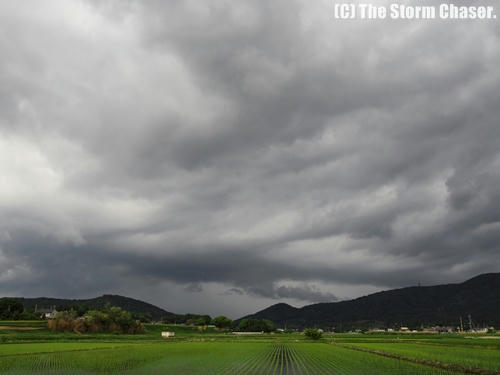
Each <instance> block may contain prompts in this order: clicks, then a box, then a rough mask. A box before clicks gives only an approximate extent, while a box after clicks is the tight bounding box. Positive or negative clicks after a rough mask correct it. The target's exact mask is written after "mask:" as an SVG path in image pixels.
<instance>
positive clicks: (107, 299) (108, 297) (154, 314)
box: [16, 294, 175, 320]
mask: <svg viewBox="0 0 500 375" xmlns="http://www.w3.org/2000/svg"><path fill="white" fill-rule="evenodd" d="M16 299H17V300H18V301H19V302H21V303H22V304H23V305H24V307H25V308H34V307H35V305H37V306H38V308H50V307H52V306H65V307H66V306H67V307H69V306H74V305H87V306H89V307H91V308H97V309H100V308H102V307H104V306H105V305H106V304H107V303H109V304H110V305H112V306H118V307H121V308H122V309H124V310H127V311H130V312H131V313H135V314H143V315H146V314H149V315H151V318H152V319H153V320H160V319H163V318H167V317H172V316H175V314H173V313H171V312H168V311H165V310H163V309H161V308H159V307H157V306H155V305H152V304H150V303H147V302H144V301H140V300H137V299H133V298H129V297H123V296H118V295H112V294H105V295H103V296H101V297H96V298H91V299H59V298H46V297H40V298H17V297H16Z"/></svg>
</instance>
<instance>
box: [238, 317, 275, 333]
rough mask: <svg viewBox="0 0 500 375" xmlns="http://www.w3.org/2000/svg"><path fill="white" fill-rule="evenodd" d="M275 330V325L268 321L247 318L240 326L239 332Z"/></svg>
mask: <svg viewBox="0 0 500 375" xmlns="http://www.w3.org/2000/svg"><path fill="white" fill-rule="evenodd" d="M275 330H276V327H275V325H274V323H273V322H271V321H270V320H267V319H255V318H247V319H243V320H242V321H241V322H240V324H239V325H238V331H241V332H272V331H275Z"/></svg>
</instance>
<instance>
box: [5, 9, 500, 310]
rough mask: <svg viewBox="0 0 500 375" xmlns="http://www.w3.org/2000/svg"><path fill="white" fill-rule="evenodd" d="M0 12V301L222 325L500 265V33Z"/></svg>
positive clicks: (145, 14) (113, 12)
mask: <svg viewBox="0 0 500 375" xmlns="http://www.w3.org/2000/svg"><path fill="white" fill-rule="evenodd" d="M332 6H333V5H332V4H331V3H330V2H326V1H325V2H321V1H320V2H315V3H314V4H312V3H311V2H305V1H298V0H297V1H281V0H278V1H272V2H269V1H243V0H241V1H231V2H226V1H215V0H214V1H204V2H194V1H174V2H168V3H167V2H160V1H148V2H146V1H144V2H141V1H132V0H131V1H123V2H115V1H98V2H97V1H84V0H72V1H59V0H50V1H47V2H45V3H44V7H39V6H36V5H35V3H34V2H30V1H28V2H23V3H22V4H17V3H16V4H14V3H13V2H2V3H0V25H2V26H0V30H1V31H2V33H1V34H0V35H3V37H0V49H1V51H2V58H1V59H0V175H1V180H0V219H1V220H0V294H2V295H19V296H39V295H45V296H57V297H91V296H95V295H97V294H99V293H123V294H127V295H130V296H133V297H136V298H141V299H144V300H148V301H150V302H153V303H156V304H158V305H160V306H162V307H165V308H167V309H168V310H171V311H176V312H185V311H188V310H189V311H194V312H208V313H213V314H215V313H224V314H228V315H231V316H233V317H237V316H238V315H240V314H244V313H250V312H252V311H254V310H257V309H260V308H263V307H266V306H267V305H268V304H270V303H275V302H276V301H278V300H282V301H286V302H289V303H292V304H296V305H302V304H306V303H313V302H327V301H334V300H337V299H342V298H349V297H356V296H359V295H362V294H366V293H369V292H372V291H375V290H381V289H387V288H395V287H402V286H408V285H416V284H417V283H419V282H420V283H422V284H433V283H445V282H459V281H463V280H465V279H467V278H468V277H471V276H474V275H476V274H479V273H482V272H496V271H498V270H500V260H499V259H500V257H499V256H498V255H499V254H500V247H499V243H500V241H499V239H500V190H499V189H498V186H500V150H499V148H498V145H499V144H500V127H499V126H498V119H499V118H500V107H499V106H498V103H500V92H499V91H498V86H499V83H500V73H499V70H498V64H499V62H500V43H499V42H500V41H499V37H500V27H499V23H498V21H497V20H491V21H467V22H464V21H446V22H445V21H439V20H434V21H424V22H422V21H394V20H391V21H389V20H387V21H383V20H380V21H373V22H370V21H359V22H358V21H352V22H346V21H341V20H334V19H333V18H332V12H333V9H332Z"/></svg>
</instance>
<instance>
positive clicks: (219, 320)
mask: <svg viewBox="0 0 500 375" xmlns="http://www.w3.org/2000/svg"><path fill="white" fill-rule="evenodd" d="M212 324H213V325H214V326H216V327H217V328H231V327H232V326H233V321H232V320H231V319H229V318H228V317H225V316H224V315H220V316H216V317H215V318H213V319H212Z"/></svg>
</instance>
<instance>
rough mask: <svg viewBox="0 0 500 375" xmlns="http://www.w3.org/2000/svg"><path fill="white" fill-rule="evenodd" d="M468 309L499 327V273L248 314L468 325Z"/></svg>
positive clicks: (341, 324) (298, 324)
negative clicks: (461, 320) (456, 282)
mask: <svg viewBox="0 0 500 375" xmlns="http://www.w3.org/2000/svg"><path fill="white" fill-rule="evenodd" d="M469 315H470V316H471V318H472V323H473V325H476V326H479V325H489V326H494V327H496V328H497V329H498V328H500V273H489V274H483V275H479V276H476V277H474V278H472V279H470V280H467V281H465V282H463V283H460V284H446V285H436V286H415V287H408V288H402V289H394V290H389V291H384V292H378V293H374V294H371V295H368V296H365V297H360V298H357V299H354V300H350V301H341V302H332V303H318V304H314V305H308V306H304V307H302V308H295V307H292V306H290V305H287V304H284V303H279V304H276V305H273V306H271V307H269V308H267V309H264V310H262V311H259V312H257V313H255V314H253V315H249V316H247V317H255V318H260V319H269V320H271V321H273V322H274V323H275V324H276V326H277V327H285V326H286V327H288V328H304V327H310V326H317V327H323V328H327V329H332V327H335V329H337V330H338V329H342V330H349V329H354V328H375V327H380V328H387V327H396V328H397V327H399V326H401V325H403V326H408V327H410V328H417V327H421V326H422V325H424V326H434V325H442V326H453V327H457V326H458V325H459V324H460V317H462V319H463V322H464V326H465V328H468V322H469V318H468V316H469Z"/></svg>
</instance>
